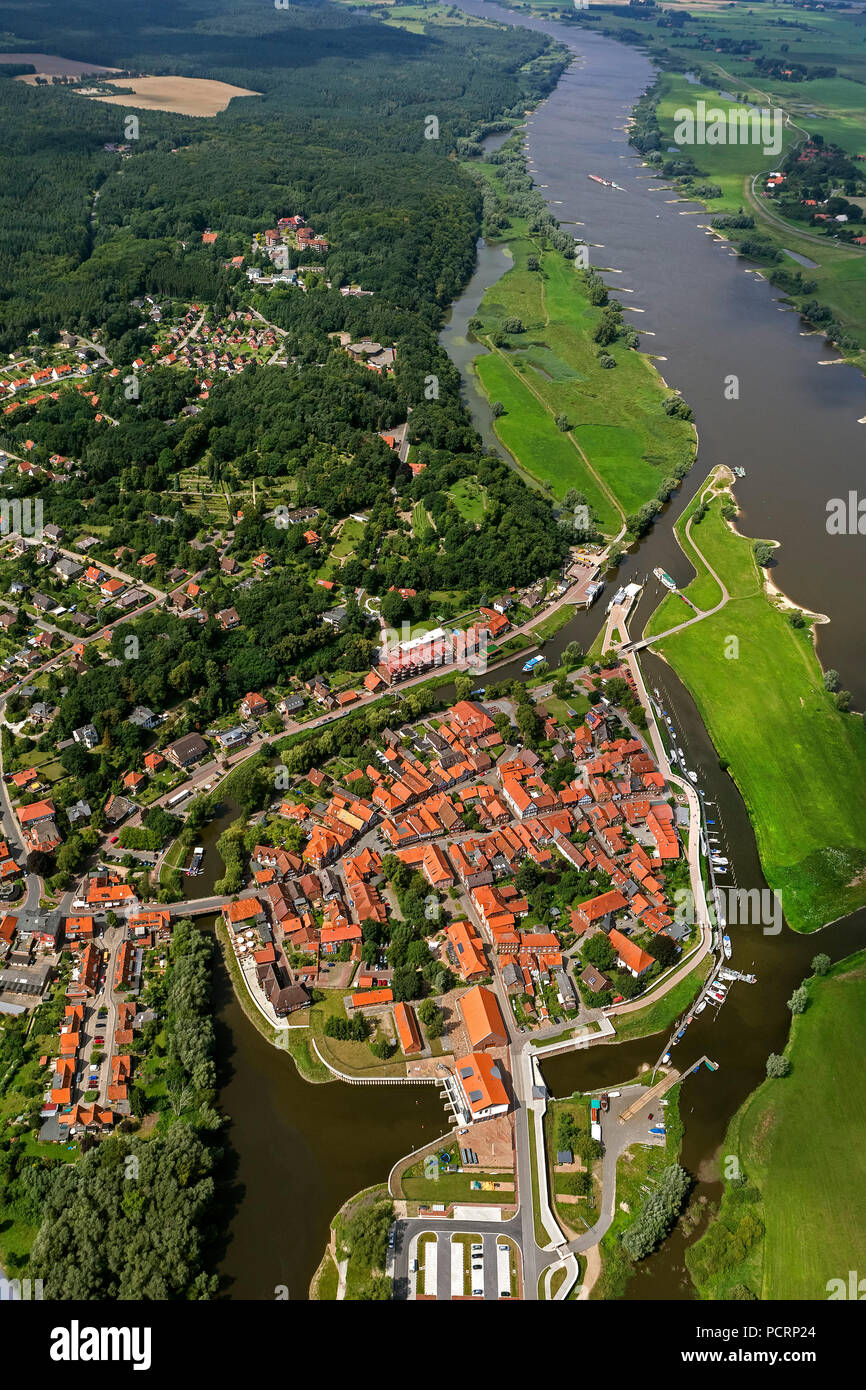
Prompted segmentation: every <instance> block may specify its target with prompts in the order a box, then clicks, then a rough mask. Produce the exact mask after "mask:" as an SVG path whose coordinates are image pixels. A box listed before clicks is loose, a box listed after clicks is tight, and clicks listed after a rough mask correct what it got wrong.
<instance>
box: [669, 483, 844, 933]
mask: <svg viewBox="0 0 866 1390" xmlns="http://www.w3.org/2000/svg"><path fill="white" fill-rule="evenodd" d="M720 508H721V501H720V499H718V498H717V499H715V500H714V501H713V502H712V503H711V504H710V508H709V511H708V513H707V515H706V516H705V518H704V520H703V521H702V522H701V523H700V524H699V526H697V527H695V528H693V531H692V534H693V536H694V538H695V540H696V542H697V543H698V544H699V545H700V547H701V550H702V551H704V552H705V553H706V555H707V559H708V560H709V562H710V563H711V565H712V566H713V568H714V569H715V570H716V572H717V573H718V575H719V577H720V578H721V579H722V580H723V582H724V584H725V585H726V587H727V589H728V592H729V594H730V602H729V603H728V604H726V606H725V607H724V608H722V609H721V610H720V611H719V612H718V613H717V614H715V615H714V616H712V617H708V618H706V619H704V620H703V621H702V622H700V623H696V624H695V625H694V626H693V627H690V628H687V629H686V630H685V631H684V632H680V633H677V634H675V635H674V636H671V637H667V638H664V639H663V640H662V641H661V642H660V643H659V650H660V651H661V653H662V655H663V656H664V657H665V658H666V659H667V660H668V661H670V663H671V665H672V666H673V668H674V670H675V671H676V673H677V675H678V676H679V677H680V678H681V679H682V680H683V681H684V682H685V684H686V685H687V686H688V687H689V690H690V691H691V693H692V695H693V696H694V698H695V701H696V703H697V705H698V708H699V710H700V712H701V715H702V718H703V720H704V722H705V724H706V726H707V728H708V730H709V732H710V735H711V737H712V740H713V743H714V744H715V746H716V748H717V750H718V752H719V755H720V756H721V757H722V758H724V759H726V760H727V762H728V763H729V765H730V772H731V774H732V776H733V777H734V779H735V781H736V782H737V785H738V786H739V788H740V791H741V792H742V794H743V798H744V800H745V802H746V806H747V808H748V811H749V816H750V818H751V821H752V825H753V826H754V829H755V834H756V837H757V843H758V850H759V853H760V856H761V862H762V865H763V869H764V873H765V875H766V877H767V881H768V883H769V884H770V886H771V888H773V889H775V890H776V891H777V892H779V893H780V894H781V897H782V906H783V909H784V912H785V916H786V917H787V919H788V922H789V923H790V925H791V926H792V927H793V928H794V929H795V930H797V931H813V930H815V929H816V928H817V927H820V926H822V925H823V924H824V923H826V922H827V921H830V920H832V919H833V918H835V917H839V916H842V915H844V914H845V913H847V912H851V911H853V910H854V909H855V908H856V907H859V906H861V905H862V904H863V903H864V902H866V873H864V869H866V797H864V795H863V786H864V780H866V726H864V724H863V721H862V720H861V719H860V717H859V716H858V715H853V714H842V713H840V711H839V710H838V709H837V708H836V706H835V704H834V702H833V699H832V697H831V696H830V695H828V694H827V692H826V691H825V689H824V685H823V680H822V673H821V668H820V665H819V663H818V660H817V657H816V656H815V652H814V648H813V645H812V638H811V632H810V630H809V629H808V627H807V628H805V629H803V630H801V631H795V630H794V628H792V627H791V625H790V623H789V622H788V620H787V618H786V616H785V614H784V613H783V612H782V611H781V610H780V609H778V608H777V607H776V606H775V605H774V604H773V603H772V602H771V601H770V599H769V598H768V597H767V596H766V594H765V593H764V590H763V586H762V580H761V576H760V574H759V571H758V567H757V565H756V564H755V561H754V557H753V555H752V542H751V540H750V539H749V538H747V537H745V536H740V535H738V534H737V533H736V532H734V531H733V530H731V529H730V528H729V527H728V526H727V525H726V523H725V522H724V520H723V519H722V517H721V512H720ZM676 530H677V536H678V538H679V537H680V525H679V523H678V525H677V528H676ZM686 592H689V593H690V592H691V591H690V589H689V590H687V591H686ZM665 602H666V604H670V602H671V600H670V599H667V600H666V601H665ZM668 611H670V610H668ZM677 616H678V618H679V620H682V605H680V606H679V608H678V610H677ZM731 638H736V639H737V643H738V648H736V649H735V648H734V646H733V644H732V642H731ZM734 650H738V655H737V656H736V658H731V657H730V656H729V655H728V653H731V652H732V651H734ZM806 788H807V789H808V799H807V800H805V799H804V789H806Z"/></svg>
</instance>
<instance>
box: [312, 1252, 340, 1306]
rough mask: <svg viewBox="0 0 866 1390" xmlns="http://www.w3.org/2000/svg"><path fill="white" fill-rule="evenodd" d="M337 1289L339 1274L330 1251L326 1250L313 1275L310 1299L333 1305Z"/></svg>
mask: <svg viewBox="0 0 866 1390" xmlns="http://www.w3.org/2000/svg"><path fill="white" fill-rule="evenodd" d="M338 1287H339V1273H338V1271H337V1266H336V1265H335V1264H334V1257H333V1255H332V1254H331V1252H330V1250H326V1251H325V1254H324V1256H323V1258H322V1263H321V1264H320V1265H319V1268H318V1269H317V1270H316V1273H315V1274H314V1275H313V1282H312V1284H311V1286H310V1298H311V1299H315V1300H316V1301H317V1302H319V1303H335V1302H336V1301H337V1289H338Z"/></svg>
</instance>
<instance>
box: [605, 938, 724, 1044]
mask: <svg viewBox="0 0 866 1390" xmlns="http://www.w3.org/2000/svg"><path fill="white" fill-rule="evenodd" d="M712 964H713V958H712V956H709V955H707V956H704V958H703V960H700V961H698V964H697V965H696V966H695V968H694V970H691V971H690V972H689V974H688V975H685V976H684V977H683V978H682V979H681V980H679V981H678V982H677V984H675V985H674V987H673V989H670V990H668V992H667V994H663V995H662V996H661V998H660V999H656V1000H654V1001H653V1003H652V1004H647V1006H646V1008H644V1009H637V1010H636V1011H635V1012H634V1013H633V1014H622V1015H616V1014H614V1016H613V1020H612V1021H613V1025H614V1027H615V1028H616V1036H617V1040H618V1041H619V1042H626V1041H628V1040H630V1039H632V1038H643V1037H647V1036H649V1035H650V1034H651V1033H659V1032H661V1031H662V1029H664V1028H669V1027H670V1025H671V1024H672V1023H673V1022H674V1021H675V1020H676V1019H678V1018H679V1016H680V1014H681V1013H683V1012H684V1011H685V1010H686V1009H687V1008H688V1006H689V1004H690V1003H691V1002H692V1000H693V999H694V998H695V996H696V995H697V993H698V991H699V990H700V987H701V985H702V984H703V982H704V980H705V979H706V978H707V976H708V975H709V973H710V969H711V967H712Z"/></svg>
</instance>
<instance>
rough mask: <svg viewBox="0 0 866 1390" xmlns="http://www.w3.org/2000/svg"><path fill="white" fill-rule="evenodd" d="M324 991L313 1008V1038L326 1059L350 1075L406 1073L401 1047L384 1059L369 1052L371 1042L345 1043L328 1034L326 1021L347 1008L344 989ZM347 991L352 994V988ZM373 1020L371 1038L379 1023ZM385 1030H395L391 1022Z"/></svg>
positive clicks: (397, 1074) (342, 1015) (402, 1074)
mask: <svg viewBox="0 0 866 1390" xmlns="http://www.w3.org/2000/svg"><path fill="white" fill-rule="evenodd" d="M323 992H324V995H325V998H324V999H323V1000H322V1001H321V1003H318V1004H314V1005H313V1007H312V1008H311V1009H310V1037H311V1038H315V1041H316V1046H317V1047H318V1049H319V1051H320V1052H321V1054H322V1056H323V1057H324V1058H325V1060H326V1061H328V1062H330V1064H331V1066H332V1067H336V1068H337V1070H338V1071H344V1072H346V1073H347V1074H348V1073H360V1074H364V1073H368V1072H376V1073H378V1074H379V1075H380V1076H405V1074H406V1068H405V1061H406V1059H405V1058H404V1056H403V1053H402V1052H401V1051H400V1050H399V1048H398V1049H397V1051H396V1052H395V1053H394V1054H393V1056H392V1057H391V1058H390V1060H389V1061H387V1062H382V1061H380V1060H379V1058H378V1057H375V1056H374V1055H373V1053H372V1052H371V1051H370V1044H369V1042H342V1041H340V1040H339V1039H337V1038H329V1037H327V1036H326V1034H325V1031H324V1028H325V1022H326V1020H327V1019H328V1018H329V1017H331V1016H334V1017H337V1018H345V1017H346V1010H345V1007H344V1005H343V999H344V993H343V991H342V990H339V989H328V990H325V991H323ZM348 992H349V993H351V991H348ZM386 1017H387V1016H386ZM382 1021H383V1022H384V1021H385V1020H384V1019H383V1020H382ZM371 1022H372V1023H373V1033H372V1034H371V1037H372V1036H374V1035H375V1032H376V1023H375V1020H371ZM385 1031H386V1032H389V1031H393V1030H392V1029H390V1024H388V1026H387V1027H386V1029H385Z"/></svg>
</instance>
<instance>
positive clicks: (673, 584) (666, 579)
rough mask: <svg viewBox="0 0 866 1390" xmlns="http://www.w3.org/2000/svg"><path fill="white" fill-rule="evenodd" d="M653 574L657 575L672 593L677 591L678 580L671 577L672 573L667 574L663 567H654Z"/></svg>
mask: <svg viewBox="0 0 866 1390" xmlns="http://www.w3.org/2000/svg"><path fill="white" fill-rule="evenodd" d="M653 574H654V575H655V577H656V579H658V580H659V581H660V582H661V583H662V584H664V586H665V588H666V589H670V590H671V593H676V589H677V581H676V580H675V579H671V577H670V575H669V574H667V573H666V572H665V571H664V570H663V569H658V568H657V569H654V570H653Z"/></svg>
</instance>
